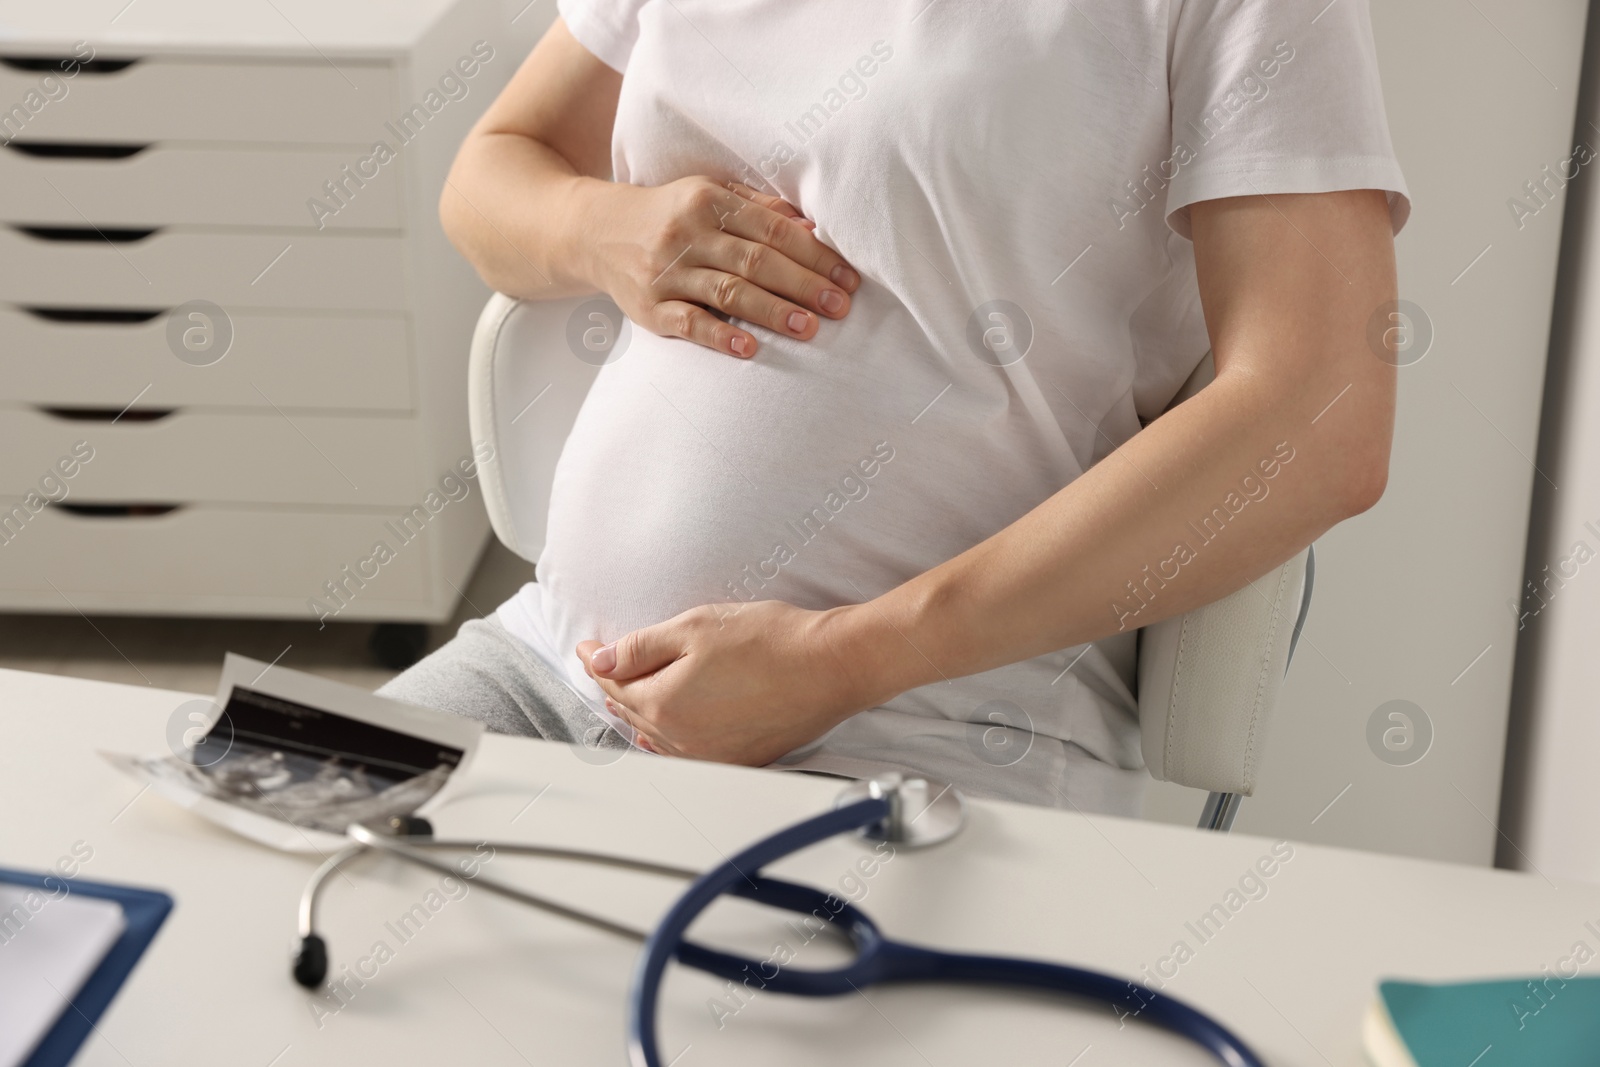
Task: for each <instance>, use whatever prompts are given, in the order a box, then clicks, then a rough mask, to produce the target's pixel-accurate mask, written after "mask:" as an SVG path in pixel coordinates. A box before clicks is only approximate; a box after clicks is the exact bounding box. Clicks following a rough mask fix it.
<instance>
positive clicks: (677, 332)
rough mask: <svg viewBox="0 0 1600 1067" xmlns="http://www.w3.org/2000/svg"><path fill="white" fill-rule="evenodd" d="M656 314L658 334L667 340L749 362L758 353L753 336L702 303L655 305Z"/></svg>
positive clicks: (682, 301) (682, 302) (670, 301)
mask: <svg viewBox="0 0 1600 1067" xmlns="http://www.w3.org/2000/svg"><path fill="white" fill-rule="evenodd" d="M655 314H656V332H658V333H662V334H665V335H667V336H668V337H682V338H683V339H684V340H686V341H693V342H694V343H695V344H697V345H704V346H705V347H706V348H714V349H716V350H717V351H718V352H725V353H727V354H728V355H730V356H737V357H738V358H740V359H749V358H750V357H751V356H753V355H755V354H756V348H757V344H756V338H755V335H754V334H752V333H750V332H749V331H748V330H741V329H739V327H737V326H735V325H733V324H732V323H727V322H723V321H722V320H721V319H719V318H717V317H716V316H715V315H713V314H711V312H709V311H707V310H706V309H705V308H703V307H701V306H700V305H699V304H691V303H689V302H688V301H687V300H665V301H662V302H661V303H660V304H657V305H656V308H655Z"/></svg>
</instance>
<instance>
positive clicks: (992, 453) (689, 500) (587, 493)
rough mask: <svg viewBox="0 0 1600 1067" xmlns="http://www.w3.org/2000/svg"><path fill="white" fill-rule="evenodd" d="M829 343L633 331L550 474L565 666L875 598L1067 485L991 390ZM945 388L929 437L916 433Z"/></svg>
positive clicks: (550, 548)
mask: <svg viewBox="0 0 1600 1067" xmlns="http://www.w3.org/2000/svg"><path fill="white" fill-rule="evenodd" d="M860 310H861V309H860V308H857V309H855V310H854V311H853V312H852V316H851V318H852V319H855V318H857V315H858V313H859V311H860ZM862 318H863V319H865V318H866V317H865V316H862ZM831 325H832V326H834V327H835V333H834V335H833V336H832V337H829V336H826V335H824V336H819V337H818V339H817V340H816V341H813V342H811V343H809V344H801V343H799V342H791V341H785V340H784V339H782V338H772V337H770V335H768V336H764V337H763V342H764V343H763V346H762V350H761V354H760V355H759V356H758V357H757V358H756V359H754V360H750V361H741V360H735V359H733V358H731V357H728V356H723V355H719V354H717V353H715V352H711V351H708V350H706V349H704V348H701V347H699V346H696V345H693V344H691V343H689V342H686V341H681V340H677V339H668V338H660V337H656V336H654V335H651V334H648V333H645V332H643V331H640V332H638V333H636V334H635V335H634V340H633V343H632V345H631V346H630V348H629V350H628V352H627V354H626V355H625V356H624V357H623V358H622V359H621V360H619V361H618V362H616V363H614V364H612V365H609V366H607V367H606V368H605V369H604V370H603V371H602V372H601V374H600V376H599V378H598V379H597V380H596V383H595V385H594V388H593V390H592V391H591V393H590V395H589V397H588V399H587V400H586V401H585V404H584V407H583V409H582V411H581V412H580V414H579V417H578V420H577V423H576V424H575V426H574V428H573V432H572V434H571V436H570V437H569V438H568V441H567V444H566V447H565V449H564V450H563V452H562V456H561V460H560V462H559V464H558V466H557V470H556V477H555V482H554V485H553V488H552V497H551V506H550V514H549V526H548V536H547V541H546V547H545V551H544V553H543V555H542V556H541V557H540V559H539V563H538V577H539V583H540V585H541V587H542V588H543V590H544V597H543V600H544V604H545V611H546V619H545V623H546V627H547V630H548V631H549V633H550V635H551V637H552V638H553V639H554V640H555V641H556V642H557V644H558V647H561V648H571V647H572V646H573V645H575V644H576V643H577V642H578V641H581V640H586V639H589V638H597V639H600V640H611V639H614V638H616V637H618V636H620V635H621V634H623V633H626V632H627V631H629V630H632V629H636V628H638V627H641V626H646V625H649V624H651V623H655V622H659V621H662V620H664V619H667V618H670V617H671V616H673V615H676V614H678V613H679V612H682V611H685V610H687V609H689V608H692V607H696V606H698V605H701V604H727V605H729V607H730V610H731V608H732V607H733V606H735V605H737V604H738V603H739V602H742V601H749V600H756V599H778V600H786V601H788V602H790V603H794V604H798V605H801V606H803V607H812V608H821V607H829V606H833V605H837V604H841V603H853V602H857V601H860V600H863V599H866V598H868V597H871V596H875V595H877V594H879V593H881V592H883V591H885V590H887V589H889V588H891V587H893V586H894V585H897V584H899V583H900V582H903V581H905V580H906V579H908V578H910V577H912V576H914V575H916V574H918V573H920V572H921V571H923V570H926V569H928V568H929V567H932V566H934V565H936V564H938V563H939V562H942V561H943V560H945V559H948V558H949V557H951V556H953V555H956V554H957V553H959V552H961V551H962V550H964V549H965V548H967V547H969V546H970V545H972V544H975V543H977V542H978V541H980V540H982V539H983V538H984V537H986V536H988V535H989V534H990V533H993V532H994V531H996V530H998V529H1000V528H1001V527H1003V526H1004V525H1006V524H1007V523H1009V522H1011V521H1014V519H1015V518H1017V517H1018V516H1020V515H1021V514H1022V513H1023V512H1025V511H1026V510H1027V509H1028V508H1029V507H1031V506H1033V504H1035V503H1037V502H1038V501H1039V500H1042V499H1044V497H1045V496H1048V495H1049V493H1050V492H1052V491H1053V490H1054V488H1059V486H1060V485H1061V484H1062V483H1063V480H1064V479H1065V478H1069V477H1070V476H1071V474H1072V473H1074V472H1073V471H1071V470H1070V469H1068V468H1069V467H1070V457H1069V458H1068V459H1066V460H1065V461H1064V460H1063V458H1062V455H1061V453H1060V451H1059V450H1057V451H1056V453H1055V454H1054V455H1052V454H1051V453H1052V449H1051V446H1050V442H1049V441H1048V434H1046V435H1044V438H1045V439H1043V440H1041V435H1040V433H1039V428H1038V427H1035V426H1032V425H1031V424H1029V423H1028V422H1027V421H1026V420H1023V419H1018V418H1015V417H1014V415H1015V412H1014V411H1012V410H1010V407H1009V406H1008V404H1007V401H1006V396H1005V394H1004V392H1003V391H1002V392H1001V393H1000V394H999V395H994V394H993V391H992V390H993V386H992V385H988V384H987V383H992V382H994V381H995V380H996V379H995V378H994V376H993V374H992V373H987V374H983V375H982V376H981V377H978V378H976V379H975V380H970V381H969V380H957V381H955V382H953V383H952V381H951V379H952V371H951V368H950V367H948V366H944V365H941V364H940V363H939V362H938V361H937V360H933V359H928V358H923V357H919V356H918V354H917V353H916V351H915V349H914V347H912V345H913V344H914V342H911V341H910V340H909V339H908V343H907V344H903V345H892V344H891V345H886V344H884V341H885V339H886V337H890V336H893V334H894V333H895V331H892V330H887V331H886V330H885V329H882V328H881V327H882V326H883V324H882V323H878V324H877V325H878V326H879V327H880V328H878V329H868V328H867V327H868V323H867V322H865V321H863V322H862V323H861V324H860V325H859V326H857V325H856V324H850V325H851V327H854V328H846V324H842V323H841V324H831ZM862 332H865V333H868V334H870V335H871V338H872V340H873V342H874V343H873V344H872V346H871V348H870V350H869V348H868V346H867V345H866V344H865V343H864V338H862V337H861V334H862ZM853 335H854V336H855V337H856V338H857V339H858V340H862V341H863V343H861V344H859V345H852V344H850V341H851V339H852V336H853ZM828 341H831V342H832V343H831V344H829V343H825V342H828ZM869 351H870V352H873V353H876V355H863V354H862V353H866V352H869ZM984 370H986V371H987V370H988V368H984ZM944 385H950V386H951V388H950V389H949V390H948V391H947V395H945V396H944V397H943V399H941V400H940V405H941V406H942V408H943V410H939V409H937V408H936V409H934V410H936V411H938V417H928V416H927V415H924V416H921V417H918V412H919V409H921V408H923V407H925V406H926V405H927V403H928V400H929V399H931V398H933V397H934V396H935V395H936V394H939V392H940V389H941V388H942V387H943V386H944ZM986 388H987V389H988V390H989V392H986V391H985V390H986ZM913 419H916V421H915V422H913V421H912V420H913ZM1057 436H1059V435H1057Z"/></svg>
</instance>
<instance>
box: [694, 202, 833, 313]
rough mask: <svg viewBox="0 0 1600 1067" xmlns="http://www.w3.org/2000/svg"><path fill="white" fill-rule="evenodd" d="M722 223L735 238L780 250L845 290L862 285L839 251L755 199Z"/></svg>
mask: <svg viewBox="0 0 1600 1067" xmlns="http://www.w3.org/2000/svg"><path fill="white" fill-rule="evenodd" d="M758 195H759V194H758ZM721 226H722V229H723V230H724V231H725V232H727V233H730V234H732V235H733V236H735V237H743V238H744V239H745V240H747V241H754V242H755V243H756V244H761V245H767V246H769V247H771V248H774V249H777V250H778V251H779V252H782V253H783V254H784V255H785V256H787V257H788V258H789V259H791V260H793V261H794V262H795V263H797V264H799V265H800V266H802V267H804V268H805V269H806V270H809V271H810V272H811V273H812V274H815V275H817V276H818V277H821V278H825V279H827V280H828V281H829V282H831V283H832V284H833V285H834V286H836V287H838V288H839V289H842V290H843V291H844V292H846V293H853V292H855V291H856V288H857V287H858V286H860V284H861V276H860V275H859V274H857V273H856V271H855V268H853V267H851V266H850V264H848V263H846V262H845V261H844V257H843V256H841V255H839V253H837V252H835V251H834V250H833V249H831V248H829V247H828V246H827V245H825V244H823V243H822V242H821V241H819V240H817V237H816V234H814V233H812V232H811V231H810V230H808V229H805V228H797V227H796V226H794V225H793V222H792V221H791V218H790V217H789V216H786V215H784V214H782V213H781V212H778V211H774V210H772V209H771V208H768V207H765V206H763V205H762V204H759V203H756V202H754V201H752V202H751V206H750V207H748V208H746V209H745V210H743V211H733V212H729V213H727V214H726V215H723V216H722V222H721Z"/></svg>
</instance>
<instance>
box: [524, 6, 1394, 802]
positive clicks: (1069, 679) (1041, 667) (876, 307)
mask: <svg viewBox="0 0 1600 1067" xmlns="http://www.w3.org/2000/svg"><path fill="white" fill-rule="evenodd" d="M558 6H559V9H560V12H561V14H562V15H563V16H564V17H565V19H566V21H567V24H568V26H569V28H570V29H571V31H572V33H573V35H574V36H575V37H576V38H577V39H578V40H579V41H580V42H581V43H582V44H583V45H584V46H585V47H586V48H588V49H589V50H590V51H591V52H593V53H594V54H595V55H596V56H598V57H599V58H600V59H601V60H603V61H604V62H606V63H607V64H609V65H610V66H612V67H614V68H615V69H617V70H619V71H623V73H624V77H623V80H622V95H621V99H620V102H619V105H618V110H617V120H616V128H615V132H614V135H613V140H612V160H613V167H614V171H615V177H616V180H617V181H621V182H629V183H633V184H638V185H649V186H653V185H660V184H663V183H665V182H669V181H672V180H674V179H677V178H681V177H684V176H687V175H695V174H704V175H709V176H711V177H714V178H718V179H727V178H737V179H740V180H743V181H745V182H746V183H748V184H750V185H753V186H755V187H757V188H760V189H764V190H767V191H771V192H775V193H776V194H777V195H780V196H782V197H784V198H785V199H787V200H789V201H790V202H791V203H793V204H795V205H796V206H797V207H798V208H799V209H800V210H801V211H802V212H803V213H804V214H806V215H807V216H808V217H810V218H812V219H814V220H815V221H816V223H817V230H816V233H817V236H818V238H820V239H821V240H822V241H824V242H825V243H827V244H829V245H830V246H832V247H833V248H836V249H837V250H838V251H839V253H840V254H841V255H843V256H844V257H845V259H847V260H848V261H849V262H850V263H851V264H852V265H853V266H854V267H855V268H856V269H857V270H858V271H860V273H861V276H862V278H863V281H862V285H861V287H860V290H859V291H858V292H857V293H856V294H855V297H854V304H853V306H852V308H851V311H850V313H849V314H848V316H847V317H846V318H845V319H844V320H843V321H838V322H835V321H830V320H827V319H824V320H823V321H822V325H821V329H820V331H819V332H818V333H817V335H816V337H815V338H814V339H813V340H811V341H809V342H799V341H794V340H790V339H787V338H785V337H782V336H779V335H777V334H775V333H773V332H771V331H769V330H765V329H764V328H762V327H760V326H753V325H751V324H749V323H741V325H743V326H745V327H746V328H748V329H749V330H750V331H751V332H753V333H754V334H756V336H757V337H758V338H759V339H760V341H761V349H760V352H759V354H758V355H757V356H756V358H755V359H753V360H751V361H748V362H746V361H741V360H736V359H733V358H731V357H728V356H726V355H721V354H718V353H715V352H712V351H709V350H707V349H704V348H700V347H698V346H696V345H694V344H691V343H689V342H687V341H682V340H674V339H665V338H660V337H656V336H654V335H653V334H650V333H648V332H646V331H643V330H635V331H634V333H633V338H632V341H631V343H630V347H629V349H628V350H627V351H626V353H625V355H623V356H622V357H621V358H620V359H619V360H618V361H616V362H615V363H613V364H610V365H608V366H606V367H605V368H604V369H603V370H602V371H601V372H600V374H599V377H598V379H597V381H596V382H595V385H594V388H593V391H592V392H591V393H590V394H589V396H588V399H587V401H586V402H585V404H584V406H583V409H582V411H581V413H580V414H579V416H578V420H577V423H576V426H575V427H574V429H573V431H572V435H571V437H570V438H569V439H568V441H567V444H566V449H565V451H564V452H563V453H562V455H561V459H560V463H559V465H558V467H557V470H556V477H555V486H554V492H553V496H552V499H551V505H550V514H549V534H548V545H547V547H546V549H545V551H544V554H543V555H542V556H541V557H540V559H539V561H538V583H537V584H534V585H529V586H528V587H526V588H525V589H524V590H523V591H522V592H521V593H519V594H518V595H517V597H515V598H514V599H513V600H512V601H510V602H508V603H507V604H506V605H505V606H504V607H503V608H502V609H501V612H500V617H501V618H502V620H503V621H504V622H505V623H506V625H507V626H508V627H509V628H510V629H511V630H512V632H513V633H516V634H518V635H520V636H521V637H522V638H523V639H524V640H526V641H527V642H528V643H529V644H530V645H532V646H533V647H534V648H535V649H536V650H538V651H539V652H540V655H541V656H543V657H544V658H545V659H546V660H547V661H549V662H551V663H552V664H553V665H555V666H557V667H558V669H560V670H562V671H563V673H564V674H565V675H566V677H567V678H568V679H569V681H571V682H572V684H573V686H574V687H575V688H577V689H578V690H579V691H580V692H582V693H584V694H586V695H587V696H588V697H589V698H590V699H592V700H593V701H594V703H595V704H596V705H597V707H598V705H599V702H600V691H599V689H598V688H597V687H596V686H595V685H594V684H593V683H592V682H591V681H590V680H589V679H588V678H587V677H586V676H585V675H584V673H583V670H582V667H581V665H580V664H579V662H578V659H577V656H576V654H575V653H574V652H573V649H574V646H576V644H577V643H578V642H579V641H581V640H585V639H589V638H595V639H600V640H612V639H614V638H617V637H619V636H621V635H622V634H623V633H625V632H627V631H629V630H631V629H635V628H637V627H641V626H646V625H649V624H651V623H655V622H659V621H661V620H664V619H667V618H670V617H671V616H673V615H675V614H677V613H678V612H680V611H683V610H685V609H688V608H691V607H694V606H696V605H700V604H716V603H724V604H727V605H729V610H732V608H733V607H735V606H736V605H737V604H738V603H739V602H740V601H745V600H754V599H779V600H786V601H789V602H790V603H793V604H797V605H800V606H802V607H807V608H825V607H831V606H835V605H839V604H844V603H855V602H859V601H862V600H866V599H868V598H870V597H873V596H877V595H878V594H880V593H883V592H884V591H886V590H888V589H891V588H893V587H894V586H896V585H899V584H900V583H902V582H905V581H906V580H908V579H910V578H912V577H914V576H915V575H917V574H920V573H922V572H923V571H926V570H928V569H929V568H931V567H933V566H935V565H936V564H938V563H941V562H943V561H944V560H947V559H949V558H950V557H952V556H955V555H957V554H958V553H960V552H962V551H963V550H965V549H967V548H969V547H971V546H972V545H975V544H977V543H978V542H980V541H982V540H984V539H985V538H987V537H989V536H990V535H992V534H994V533H996V532H998V531H999V530H1001V529H1003V528H1004V527H1005V526H1007V525H1008V524H1010V523H1012V522H1014V521H1015V520H1016V519H1018V518H1020V517H1021V516H1022V515H1023V514H1024V513H1026V512H1027V511H1029V510H1030V509H1032V508H1033V507H1034V506H1036V505H1037V504H1039V503H1040V502H1041V501H1043V500H1045V499H1046V498H1048V497H1050V496H1051V495H1053V494H1054V493H1056V492H1057V491H1058V490H1060V489H1061V488H1062V487H1063V486H1065V485H1066V484H1067V483H1069V482H1071V481H1072V480H1073V479H1074V478H1076V477H1077V476H1078V475H1079V474H1081V473H1082V472H1083V471H1084V470H1085V469H1086V468H1088V467H1089V466H1090V465H1092V464H1093V463H1095V462H1096V461H1098V460H1100V459H1101V458H1102V457H1104V456H1106V455H1107V454H1108V453H1109V452H1110V451H1111V450H1112V449H1113V448H1115V447H1116V446H1117V445H1118V444H1120V443H1122V442H1123V441H1126V440H1127V439H1128V438H1129V437H1131V436H1132V435H1133V434H1134V433H1136V432H1137V431H1138V430H1139V429H1140V426H1141V420H1146V421H1147V420H1149V419H1152V418H1154V417H1155V416H1157V415H1159V414H1160V413H1161V412H1162V411H1163V409H1164V408H1165V407H1166V406H1167V404H1168V403H1169V402H1170V401H1171V399H1172V397H1173V395H1174V393H1175V392H1176V391H1177V389H1178V388H1179V387H1180V385H1181V384H1182V383H1183V382H1184V380H1185V379H1186V378H1187V377H1188V375H1189V374H1190V372H1191V371H1192V370H1193V369H1194V367H1195V366H1196V364H1197V363H1198V362H1199V360H1200V359H1201V358H1202V357H1203V356H1204V354H1205V352H1206V351H1207V349H1208V348H1209V347H1210V346H1209V342H1208V340H1207V335H1206V328H1205V322H1204V319H1203V316H1202V313H1201V307H1200V300H1199V294H1198V290H1197V287H1196V281H1195V266H1194V255H1193V246H1192V245H1191V243H1190V241H1189V239H1188V232H1189V230H1188V206H1189V205H1190V204H1192V203H1194V202H1196V201H1199V200H1206V199H1212V198H1217V197H1227V196H1238V195H1249V194H1255V193H1266V194H1272V193H1290V192H1326V191H1331V190H1340V189H1360V188H1374V189H1381V190H1386V191H1387V193H1388V200H1389V208H1390V213H1391V221H1392V226H1393V229H1394V231H1395V232H1396V233H1398V232H1399V230H1400V227H1401V226H1402V225H1403V224H1404V222H1405V219H1406V216H1407V214H1408V212H1409V210H1410V203H1409V200H1408V198H1407V194H1406V187H1405V182H1404V179H1403V178H1402V177H1401V173H1400V168H1399V166H1398V164H1397V163H1396V161H1395V157H1394V153H1393V149H1392V147H1391V144H1390V138H1389V131H1388V124H1387V121H1386V119H1385V115H1384V108H1383V100H1382V96H1381V91H1380V87H1379V82H1378V71H1377V62H1376V58H1375V53H1374V47H1373V41H1372V32H1371V26H1370V22H1369V15H1368V9H1367V4H1366V2H1365V0H1339V2H1337V3H1333V4H1328V2H1327V0H1077V2H1075V3H1061V2H1060V0H1026V2H1024V0H1016V2H1010V3H1005V4H975V3H965V2H961V0H943V2H940V0H906V2H900V0H878V2H872V3H862V2H860V0H805V2H804V3H796V2H794V0H743V2H740V3H729V2H728V0H672V2H670V3H663V2H654V0H643V2H641V0H560V3H559V5H558ZM1134 655H1135V634H1134V632H1133V631H1132V630H1130V631H1129V632H1127V633H1123V634H1118V635H1116V636H1114V637H1110V638H1107V639H1105V640H1103V641H1098V642H1095V643H1094V644H1092V645H1088V646H1078V647H1075V648H1067V649H1062V650H1061V651H1059V652H1054V653H1051V654H1050V655H1046V656H1040V657H1038V658H1036V659H1030V660H1026V661H1024V662H1021V663H1016V664H1012V665H1010V666H1007V667H1002V668H999V669H996V670H992V671H988V672H985V673H983V674H979V675H975V676H971V677H966V678H956V679H954V680H953V681H950V682H940V683H938V684H935V685H931V686H927V687H924V688H921V689H917V690H913V691H911V692H908V693H905V694H902V695H901V696H899V697H896V698H895V699H893V700H891V701H889V702H888V704H886V705H884V706H882V707H877V708H873V709H871V710H869V711H865V712H863V713H861V714H859V715H856V716H855V717H854V718H852V719H850V720H848V721H847V722H845V723H843V724H842V725H840V726H839V727H837V728H836V729H834V730H833V731H831V732H830V733H829V734H827V735H826V736H825V737H823V738H820V739H819V740H817V741H816V742H814V743H812V744H808V745H806V746H804V747H803V748H801V749H799V750H797V751H795V752H793V753H791V754H789V755H788V756H787V757H785V758H784V759H783V760H782V761H780V763H781V764H783V765H785V766H799V767H808V768H814V769H818V770H826V771H834V772H840V773H845V774H853V775H865V774H871V773H874V772H876V771H879V770H882V769H888V768H897V769H910V770H915V771H919V772H922V773H925V774H929V775H933V776H935V777H938V778H942V779H945V780H948V781H953V782H955V783H957V784H958V785H960V786H961V787H963V788H964V789H965V790H967V791H968V792H969V793H971V794H973V795H976V796H990V797H1000V798H1006V799H1014V800H1021V801H1025V802H1032V803H1040V804H1050V805H1055V806H1061V807H1064V806H1067V805H1068V804H1069V803H1071V804H1074V805H1076V806H1078V807H1080V808H1082V809H1085V810H1093V811H1112V812H1120V813H1128V814H1133V813H1136V812H1137V809H1138V806H1139V801H1140V794H1141V783H1142V780H1143V777H1144V775H1143V771H1142V767H1143V761H1142V759H1141V756H1140V751H1139V731H1138V723H1137V718H1136V716H1137V705H1136V701H1135V698H1134V686H1135V684H1136V682H1135V671H1134ZM750 713H751V714H752V715H759V714H761V713H762V709H760V708H751V709H750Z"/></svg>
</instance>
